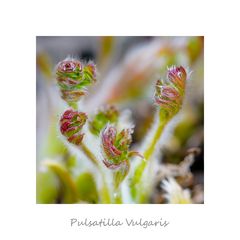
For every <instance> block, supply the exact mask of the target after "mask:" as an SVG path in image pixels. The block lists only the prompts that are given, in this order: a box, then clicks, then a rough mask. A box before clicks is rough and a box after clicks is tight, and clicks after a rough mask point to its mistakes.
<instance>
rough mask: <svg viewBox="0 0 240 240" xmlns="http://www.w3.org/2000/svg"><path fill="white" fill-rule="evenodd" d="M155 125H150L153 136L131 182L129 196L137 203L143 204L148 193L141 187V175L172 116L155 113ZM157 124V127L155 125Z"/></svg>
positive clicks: (163, 112) (162, 112)
mask: <svg viewBox="0 0 240 240" xmlns="http://www.w3.org/2000/svg"><path fill="white" fill-rule="evenodd" d="M156 115H157V116H156V118H155V121H156V122H155V123H154V124H153V125H152V130H150V131H154V134H153V136H152V138H151V140H150V143H148V146H147V148H146V150H145V151H144V153H143V157H144V158H143V159H142V161H141V162H140V163H139V165H138V166H137V167H136V169H135V171H134V174H133V178H132V180H131V184H130V185H131V195H132V197H133V199H135V200H137V201H138V202H145V200H146V195H147V192H148V189H144V190H143V187H142V178H143V173H144V170H145V169H146V167H147V166H148V163H149V161H150V160H151V157H152V156H153V154H154V152H155V148H156V145H157V143H158V142H159V140H160V138H161V135H162V132H163V130H164V128H165V126H166V125H167V123H168V122H169V121H170V120H171V118H172V115H169V114H166V112H165V111H161V110H160V111H158V112H157V113H156ZM156 124H157V125H156Z"/></svg>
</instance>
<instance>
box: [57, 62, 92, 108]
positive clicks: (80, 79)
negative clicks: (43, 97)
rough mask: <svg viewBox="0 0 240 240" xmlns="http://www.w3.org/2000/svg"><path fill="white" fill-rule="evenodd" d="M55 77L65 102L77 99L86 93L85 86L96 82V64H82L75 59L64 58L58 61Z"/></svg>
mask: <svg viewBox="0 0 240 240" xmlns="http://www.w3.org/2000/svg"><path fill="white" fill-rule="evenodd" d="M56 78H57V82H58V85H59V87H60V90H61V93H62V96H61V97H62V99H64V100H65V101H66V102H67V103H69V104H70V103H73V102H77V101H79V99H80V98H81V97H82V96H83V95H85V94H86V88H85V87H86V86H88V85H91V84H92V83H94V82H96V66H95V65H94V64H93V63H89V64H87V65H84V64H83V63H81V62H80V61H78V60H75V59H66V60H63V61H61V62H60V63H58V65H57V68H56Z"/></svg>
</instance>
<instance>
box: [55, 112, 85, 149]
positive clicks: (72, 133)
mask: <svg viewBox="0 0 240 240" xmlns="http://www.w3.org/2000/svg"><path fill="white" fill-rule="evenodd" d="M86 120H87V115H86V114H85V113H83V112H78V111H74V110H72V109H69V110H67V111H65V112H64V114H63V115H62V117H61V119H60V131H61V133H62V135H63V136H65V137H66V138H67V140H68V141H69V142H70V143H72V144H75V145H80V143H81V142H82V139H83V136H84V133H81V130H82V128H83V126H84V124H85V123H86Z"/></svg>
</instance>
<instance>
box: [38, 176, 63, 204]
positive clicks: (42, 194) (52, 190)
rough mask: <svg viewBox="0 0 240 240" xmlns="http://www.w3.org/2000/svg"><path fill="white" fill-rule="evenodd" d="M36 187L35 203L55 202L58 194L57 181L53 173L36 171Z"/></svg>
mask: <svg viewBox="0 0 240 240" xmlns="http://www.w3.org/2000/svg"><path fill="white" fill-rule="evenodd" d="M36 188H37V194H36V195H37V196H36V197H37V199H36V200H37V203H56V201H57V198H58V195H59V182H58V179H57V177H56V176H55V175H54V173H52V172H50V171H46V172H38V173H37V179H36Z"/></svg>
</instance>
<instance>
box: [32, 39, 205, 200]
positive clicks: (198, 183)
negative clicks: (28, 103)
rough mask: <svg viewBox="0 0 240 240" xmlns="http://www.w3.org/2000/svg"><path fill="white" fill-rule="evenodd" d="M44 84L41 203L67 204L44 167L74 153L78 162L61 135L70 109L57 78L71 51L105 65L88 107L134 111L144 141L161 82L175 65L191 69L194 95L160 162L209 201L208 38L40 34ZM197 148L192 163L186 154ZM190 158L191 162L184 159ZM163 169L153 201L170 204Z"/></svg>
mask: <svg viewBox="0 0 240 240" xmlns="http://www.w3.org/2000/svg"><path fill="white" fill-rule="evenodd" d="M36 46H37V53H36V64H37V72H36V79H37V80H36V88H37V129H36V131H37V156H36V159H37V169H36V171H37V202H38V203H61V201H62V200H61V185H60V184H59V182H58V179H57V178H56V177H55V176H54V175H53V174H52V173H51V172H46V169H43V168H42V164H41V163H42V162H43V161H45V160H46V159H57V160H59V161H62V160H63V159H67V166H68V167H69V169H71V167H72V166H74V164H75V163H76V161H78V159H76V156H74V155H71V154H70V153H69V152H68V150H67V149H66V147H65V146H64V145H63V143H62V141H61V139H60V138H59V135H58V131H57V122H58V119H59V114H60V113H61V112H62V111H63V109H65V108H66V105H65V103H64V101H63V100H62V99H61V98H60V94H59V91H58V87H57V84H56V81H55V78H54V67H55V66H56V64H57V63H58V62H59V61H61V60H63V59H65V58H66V57H67V56H70V57H75V58H78V59H81V60H84V61H89V60H93V61H94V62H95V63H96V65H97V69H98V72H99V74H98V83H97V84H96V86H93V87H91V89H90V90H89V94H88V96H87V97H86V105H87V108H88V110H89V111H94V110H96V109H97V108H98V107H99V106H101V105H104V104H114V105H116V106H117V107H118V108H119V109H126V108H127V109H130V110H131V112H132V117H133V121H134V123H135V131H134V135H133V144H134V145H138V144H140V142H141V141H142V140H143V138H144V136H145V135H146V132H147V131H148V129H149V128H150V126H151V123H152V119H153V115H154V111H155V108H156V106H154V104H153V93H154V89H153V87H154V83H155V82H156V80H157V79H159V78H160V76H161V77H164V78H165V76H166V69H167V67H168V66H171V65H182V66H184V67H188V68H189V71H191V79H190V81H189V82H188V92H187V101H186V104H185V105H184V108H183V110H182V111H181V114H180V115H181V117H179V121H178V122H177V124H176V126H175V128H174V129H173V130H172V131H171V134H169V136H168V137H167V138H166V141H164V144H162V146H161V154H160V156H159V163H161V164H164V166H166V167H167V168H168V169H170V171H177V172H181V171H182V169H183V168H184V167H185V168H188V167H189V168H190V171H188V172H184V173H183V174H176V176H175V178H176V179H177V181H178V183H179V184H180V185H181V186H182V187H184V188H185V187H187V188H189V189H191V193H192V199H193V202H194V203H203V202H204V198H203V192H204V191H203V190H204V131H203V127H204V94H203V92H204V91H203V89H204V88H203V79H204V60H203V59H204V38H203V37H201V36H191V37H149V36H144V37H140V36H139V37H123V36H121V37H110V36H105V37H92V36H91V37H48V36H39V37H37V38H36ZM189 152H190V153H193V154H194V162H193V163H192V164H191V165H189V166H186V164H185V162H184V159H185V160H186V156H188V154H189ZM184 164H185V165H184ZM162 178H163V176H160V175H158V174H156V183H155V186H156V187H155V188H154V191H153V193H152V196H151V199H150V202H151V203H164V197H163V192H162V189H161V185H160V181H161V180H162Z"/></svg>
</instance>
